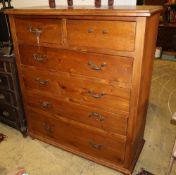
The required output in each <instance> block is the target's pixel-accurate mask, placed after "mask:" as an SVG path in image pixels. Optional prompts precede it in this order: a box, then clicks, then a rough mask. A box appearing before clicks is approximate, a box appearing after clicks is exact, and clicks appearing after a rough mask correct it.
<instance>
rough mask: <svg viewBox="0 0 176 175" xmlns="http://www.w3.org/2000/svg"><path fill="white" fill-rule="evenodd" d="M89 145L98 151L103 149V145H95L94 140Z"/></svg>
mask: <svg viewBox="0 0 176 175" xmlns="http://www.w3.org/2000/svg"><path fill="white" fill-rule="evenodd" d="M89 144H90V146H91V147H92V148H94V149H98V150H100V149H101V148H102V147H103V145H102V144H96V143H94V142H93V141H92V140H90V141H89Z"/></svg>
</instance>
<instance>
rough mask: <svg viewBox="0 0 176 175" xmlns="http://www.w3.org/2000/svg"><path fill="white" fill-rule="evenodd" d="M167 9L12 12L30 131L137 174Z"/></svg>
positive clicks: (92, 158) (87, 156)
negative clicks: (155, 57)
mask: <svg viewBox="0 0 176 175" xmlns="http://www.w3.org/2000/svg"><path fill="white" fill-rule="evenodd" d="M160 11H161V8H160V7H151V6H150V7H145V6H144V7H131V8H128V9H127V8H122V7H119V8H118V7H113V9H110V8H105V7H102V8H98V9H96V8H93V7H89V9H85V7H83V8H81V7H74V8H68V9H67V8H60V9H54V10H51V9H47V8H45V9H21V10H18V9H14V10H8V11H7V12H6V13H8V14H9V18H10V24H11V30H12V35H13V41H14V45H15V52H16V56H17V59H16V61H17V65H18V71H19V75H20V83H21V88H22V92H23V99H24V103H25V111H26V115H27V120H28V127H29V129H28V133H29V135H30V136H32V137H34V138H37V139H40V140H42V141H45V142H47V143H50V144H53V145H56V146H58V147H60V148H63V149H65V150H68V151H71V152H73V153H76V154H78V155H80V156H83V157H85V158H88V159H90V160H93V161H95V162H97V163H100V164H102V165H105V166H108V167H111V168H113V169H116V170H118V171H120V172H123V173H124V174H131V173H132V171H133V169H134V166H135V163H136V161H137V158H138V156H139V154H140V151H141V149H142V147H143V144H144V140H143V135H144V127H145V118H146V112H147V103H148V97H149V90H150V81H151V75H152V63H153V55H154V50H155V43H156V37H157V27H158V18H159V15H160V14H159V13H160Z"/></svg>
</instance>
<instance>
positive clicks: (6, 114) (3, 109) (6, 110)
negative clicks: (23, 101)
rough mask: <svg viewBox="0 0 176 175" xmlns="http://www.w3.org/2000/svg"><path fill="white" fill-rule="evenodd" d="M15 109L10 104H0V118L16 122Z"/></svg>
mask: <svg viewBox="0 0 176 175" xmlns="http://www.w3.org/2000/svg"><path fill="white" fill-rule="evenodd" d="M16 118H17V111H16V109H15V108H13V107H12V106H10V105H7V104H0V120H2V121H4V122H5V121H6V122H16Z"/></svg>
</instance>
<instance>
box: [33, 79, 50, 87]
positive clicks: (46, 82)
mask: <svg viewBox="0 0 176 175" xmlns="http://www.w3.org/2000/svg"><path fill="white" fill-rule="evenodd" d="M35 81H37V82H38V83H39V84H41V85H44V86H47V85H48V83H49V80H41V79H40V78H38V77H37V78H36V79H35Z"/></svg>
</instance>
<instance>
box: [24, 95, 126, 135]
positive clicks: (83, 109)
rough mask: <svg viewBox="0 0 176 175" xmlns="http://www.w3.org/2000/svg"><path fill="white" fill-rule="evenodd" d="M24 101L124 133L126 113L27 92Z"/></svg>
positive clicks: (58, 113) (101, 127)
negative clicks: (110, 111)
mask: <svg viewBox="0 0 176 175" xmlns="http://www.w3.org/2000/svg"><path fill="white" fill-rule="evenodd" d="M26 103H27V105H28V106H31V107H33V108H35V109H40V110H42V111H45V112H48V113H53V114H57V115H59V116H63V117H66V118H68V119H71V120H75V121H78V122H81V123H84V124H87V125H90V126H93V127H96V128H99V129H102V130H105V131H108V132H114V133H117V134H121V135H126V130H127V117H128V115H127V114H123V113H122V114H121V115H120V114H119V115H115V114H112V113H108V112H105V111H103V110H100V109H97V108H91V107H88V106H84V105H79V104H75V103H71V102H65V101H62V100H61V99H59V98H58V99H54V98H51V97H46V96H43V95H41V94H38V93H33V94H32V93H31V92H27V95H26Z"/></svg>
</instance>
